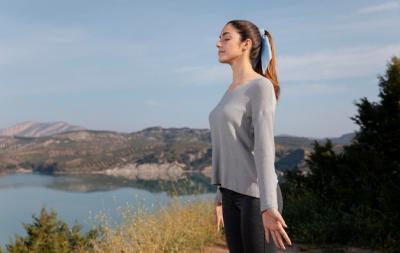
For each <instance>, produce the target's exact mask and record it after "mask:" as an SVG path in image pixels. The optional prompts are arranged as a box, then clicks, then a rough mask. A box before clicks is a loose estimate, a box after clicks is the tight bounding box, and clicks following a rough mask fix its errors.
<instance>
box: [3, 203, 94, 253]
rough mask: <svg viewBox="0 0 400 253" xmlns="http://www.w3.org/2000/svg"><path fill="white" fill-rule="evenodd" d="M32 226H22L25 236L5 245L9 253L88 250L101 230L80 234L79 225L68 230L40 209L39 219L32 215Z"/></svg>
mask: <svg viewBox="0 0 400 253" xmlns="http://www.w3.org/2000/svg"><path fill="white" fill-rule="evenodd" d="M32 218H33V223H32V224H25V223H24V224H23V226H24V228H25V230H26V232H27V236H24V237H23V236H20V235H16V238H15V241H14V242H11V243H9V244H7V245H6V249H7V251H8V252H10V253H22V252H35V253H36V252H38V253H39V252H40V253H64V252H65V253H67V252H74V250H78V249H79V250H82V249H90V248H91V247H92V241H93V240H95V239H97V238H98V237H99V236H100V235H101V229H100V228H96V229H92V230H90V231H89V232H87V233H86V234H83V235H82V234H81V225H80V224H79V223H75V225H74V226H73V227H72V228H71V229H69V227H68V225H67V224H66V223H65V222H64V221H62V220H60V219H58V218H57V213H56V212H55V211H54V210H52V211H50V212H48V211H46V209H45V208H42V210H41V212H40V215H39V217H37V216H36V215H32Z"/></svg>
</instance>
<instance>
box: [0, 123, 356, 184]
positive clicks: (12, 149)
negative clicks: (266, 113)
mask: <svg viewBox="0 0 400 253" xmlns="http://www.w3.org/2000/svg"><path fill="white" fill-rule="evenodd" d="M353 137H354V133H348V134H344V135H342V136H340V137H337V138H329V139H330V140H331V141H332V143H333V144H334V150H335V152H341V150H342V148H343V145H346V144H349V143H350V142H351V140H352V139H353ZM325 139H326V138H325ZM325 139H313V138H306V137H296V136H289V135H278V136H275V147H276V163H275V166H276V169H277V172H279V173H281V174H282V173H284V172H285V171H286V170H293V169H296V170H300V171H301V172H302V173H307V171H308V168H307V165H306V163H305V159H306V158H307V157H308V156H309V154H310V152H311V151H312V143H313V142H314V141H318V142H324V141H325ZM211 154H212V150H211V138H210V130H209V129H193V128H187V127H184V128H162V127H160V126H155V127H149V128H145V129H143V130H140V131H136V132H131V133H122V132H116V131H99V130H89V129H85V128H83V127H80V126H74V125H70V124H68V123H66V122H63V121H58V122H46V123H40V122H32V121H25V122H21V123H19V124H17V125H15V126H13V127H9V128H6V129H3V130H0V173H1V172H3V173H7V172H26V171H28V172H32V171H33V172H39V173H48V174H86V173H92V174H93V173H97V174H106V175H111V176H118V177H125V178H132V179H134V178H139V179H166V180H176V179H179V178H182V177H183V175H184V174H185V173H187V172H201V173H203V174H205V175H207V176H210V173H211Z"/></svg>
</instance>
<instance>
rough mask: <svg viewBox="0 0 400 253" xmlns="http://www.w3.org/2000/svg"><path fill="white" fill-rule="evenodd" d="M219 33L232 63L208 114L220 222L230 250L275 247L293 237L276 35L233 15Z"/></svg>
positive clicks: (223, 55) (223, 56) (223, 53)
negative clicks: (280, 131) (281, 142)
mask: <svg viewBox="0 0 400 253" xmlns="http://www.w3.org/2000/svg"><path fill="white" fill-rule="evenodd" d="M219 38H220V39H219V40H218V42H217V44H216V46H217V48H218V58H219V62H221V63H228V64H229V65H230V66H231V68H232V74H233V81H232V84H231V85H230V86H229V88H228V89H227V91H226V92H225V94H224V95H223V97H222V99H221V101H220V102H219V103H218V104H217V106H216V107H215V108H214V109H213V110H212V111H211V112H210V114H209V122H210V129H211V139H212V171H213V173H212V178H211V183H212V184H214V185H218V190H217V194H216V210H215V215H216V221H217V227H218V229H219V226H220V222H221V221H223V225H224V228H225V236H226V241H227V244H228V248H229V251H230V252H231V253H239V252H240V253H243V252H245V253H258V252H276V249H277V248H281V249H286V248H285V246H284V241H286V243H288V244H289V245H291V241H290V239H289V237H288V235H287V233H286V232H285V230H284V227H285V228H287V226H286V223H285V221H284V220H283V218H282V216H281V212H282V207H283V201H282V194H281V191H280V187H279V184H278V179H277V174H276V172H275V167H274V161H275V144H274V133H273V127H274V115H275V107H276V102H277V99H278V97H279V84H278V81H277V76H276V72H275V63H276V60H275V49H274V45H273V41H272V37H271V35H270V34H269V33H268V31H265V30H264V29H262V28H259V27H257V26H256V25H254V24H253V23H251V22H249V21H247V20H231V21H229V22H228V23H227V24H226V25H225V26H224V28H223V30H222V32H221V35H220V36H219ZM221 214H222V217H221ZM271 237H272V240H273V242H274V244H275V245H274V244H273V242H272V240H271Z"/></svg>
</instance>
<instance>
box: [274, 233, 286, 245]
mask: <svg viewBox="0 0 400 253" xmlns="http://www.w3.org/2000/svg"><path fill="white" fill-rule="evenodd" d="M274 233H275V235H276V239H277V241H278V243H279V245H280V246H281V248H282V249H286V248H285V245H284V244H283V241H282V237H281V234H279V231H274Z"/></svg>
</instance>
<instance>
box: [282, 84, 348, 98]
mask: <svg viewBox="0 0 400 253" xmlns="http://www.w3.org/2000/svg"><path fill="white" fill-rule="evenodd" d="M281 89H282V90H281V92H282V94H284V95H285V96H308V95H311V96H313V95H326V94H337V93H343V92H346V91H348V90H349V89H348V87H346V86H344V85H343V84H324V83H300V84H290V85H282V86H281Z"/></svg>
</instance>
